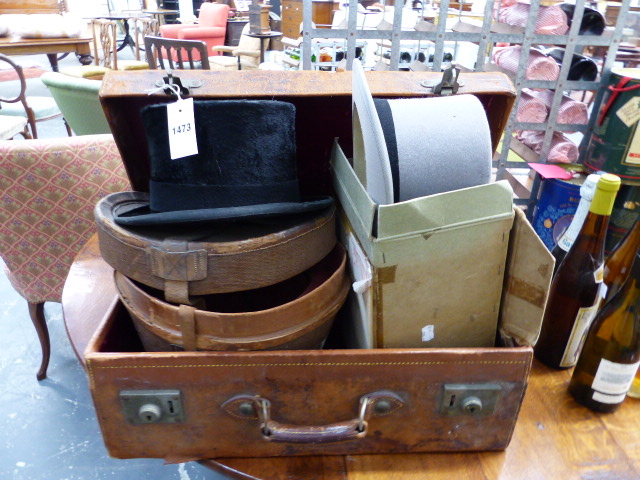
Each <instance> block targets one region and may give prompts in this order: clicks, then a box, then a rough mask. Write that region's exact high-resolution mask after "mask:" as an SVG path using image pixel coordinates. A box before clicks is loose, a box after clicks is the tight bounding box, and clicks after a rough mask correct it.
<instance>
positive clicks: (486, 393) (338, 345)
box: [85, 70, 553, 461]
mask: <svg viewBox="0 0 640 480" xmlns="http://www.w3.org/2000/svg"><path fill="white" fill-rule="evenodd" d="M176 73H177V76H179V77H180V79H181V81H182V82H183V84H191V85H196V84H199V85H200V86H199V87H198V88H193V89H192V90H191V93H192V95H193V97H194V98H196V99H205V98H255V99H278V100H283V101H289V102H291V103H293V104H294V105H295V107H296V146H297V152H298V171H299V177H300V182H301V189H302V191H303V193H304V194H309V195H313V194H335V191H334V189H333V174H332V168H331V165H330V159H331V156H332V151H333V150H334V141H335V139H336V138H337V139H339V143H340V147H341V150H342V152H343V153H344V155H345V158H348V157H349V156H350V155H351V154H352V153H351V152H352V144H351V143H352V142H351V135H352V123H351V113H352V112H351V74H350V72H344V73H330V74H327V73H323V72H295V73H292V72H261V71H257V72H212V71H180V72H176ZM163 75H164V74H163V73H162V72H160V71H151V70H150V71H137V72H126V73H125V72H109V73H108V74H107V75H106V76H105V79H104V82H103V86H102V90H101V101H102V104H103V107H104V109H105V112H106V114H107V119H108V121H109V123H110V125H111V128H112V131H113V134H114V138H115V140H116V143H117V145H118V147H119V149H120V152H121V154H122V156H123V159H124V162H125V165H126V168H127V171H128V173H129V176H130V179H131V182H132V185H133V186H134V188H135V189H138V190H146V189H147V188H148V185H147V183H148V178H149V160H148V151H147V146H146V142H145V138H144V133H143V131H142V124H141V120H140V113H139V112H140V108H141V107H142V106H144V105H148V104H151V103H167V102H170V101H172V100H171V99H170V98H169V97H168V96H166V95H165V94H163V93H161V92H160V93H154V94H151V95H150V94H148V91H149V90H153V89H154V88H156V86H155V85H156V82H158V81H159V80H162V77H163ZM367 77H368V81H369V85H370V88H371V91H372V93H373V95H374V96H381V97H388V98H399V97H410V96H425V95H429V91H428V90H426V89H425V88H424V87H423V86H422V85H421V82H422V81H423V80H425V78H427V79H428V80H431V81H435V80H437V78H438V75H437V74H428V73H427V74H425V73H420V74H418V73H407V72H368V73H367ZM461 79H463V80H464V86H462V87H461V93H463V92H464V93H472V94H475V95H477V96H478V98H479V99H480V100H481V102H482V103H483V105H484V106H485V109H486V111H487V116H488V120H489V124H490V127H491V132H492V144H493V146H494V149H495V147H496V146H497V144H498V141H499V139H500V136H501V133H502V131H503V129H504V126H505V124H506V120H507V117H508V114H509V111H510V108H511V106H512V104H513V101H514V98H515V91H514V89H513V86H512V85H511V84H510V82H509V80H508V79H507V78H506V77H505V76H504V75H502V74H496V73H477V74H462V75H461ZM436 83H437V82H436ZM238 148H242V146H241V145H238ZM343 166H345V167H346V166H348V165H343ZM336 170H338V169H336ZM497 188H501V187H497ZM512 216H513V212H511V213H509V217H512ZM515 219H516V220H515V221H514V222H513V225H512V226H511V227H510V235H509V242H508V245H507V247H506V248H507V250H506V264H505V267H504V268H505V272H504V277H505V289H504V291H503V292H502V293H503V294H502V297H501V298H502V301H501V304H500V305H499V306H497V307H496V308H498V309H499V313H500V314H499V323H500V326H501V328H504V327H505V326H512V327H510V328H509V331H517V329H518V328H519V321H520V318H521V317H527V318H531V317H532V316H535V315H536V314H538V315H541V313H542V309H543V308H544V300H545V299H546V293H547V291H548V283H549V278H550V275H551V270H552V267H553V260H552V258H551V257H550V255H549V254H548V252H547V251H546V249H544V246H542V244H541V242H539V241H538V243H536V242H535V240H536V239H537V237H536V236H535V233H534V232H533V230H532V229H531V227H530V226H529V225H528V223H527V222H526V220H525V219H524V217H523V216H522V215H521V213H520V212H518V211H516V212H515ZM509 221H511V220H509ZM522 245H525V249H526V252H524V253H526V256H522V255H523V249H522V248H521V246H522ZM539 247H542V248H539ZM521 260H522V261H521ZM465 268H468V269H469V272H473V271H474V268H475V265H473V264H471V265H468V266H466V267H465ZM103 281H112V279H110V278H109V279H105V280H103ZM99 283H100V282H97V285H96V288H99ZM529 287H532V288H533V291H534V292H535V293H536V295H530V293H529V292H530V288H529ZM399 300H402V298H400V299H399ZM532 312H534V313H533V314H532ZM352 321H353V316H352V315H351V313H350V311H349V309H347V308H344V309H343V310H342V311H341V312H340V313H339V315H338V318H337V319H336V322H335V324H336V325H337V326H338V328H337V329H335V331H334V332H333V333H334V334H333V335H331V336H330V338H329V340H328V342H327V344H326V345H325V349H323V350H297V351H270V352H213V351H207V352H204V351H202V352H144V351H142V347H141V344H140V341H139V339H138V338H137V336H136V334H135V329H134V328H133V325H132V322H131V319H130V317H129V316H128V314H127V312H126V310H125V308H124V307H123V305H122V304H121V303H120V302H114V303H113V306H112V308H111V309H109V310H108V311H106V312H104V316H103V318H102V319H101V321H100V327H99V329H98V331H97V332H96V333H95V335H94V337H93V338H92V340H91V342H90V344H89V346H88V347H87V350H86V352H85V358H86V360H87V368H88V372H89V379H90V388H91V392H92V397H93V401H94V404H95V407H96V411H97V415H98V419H99V422H100V427H101V431H102V435H103V438H104V441H105V444H106V446H107V449H108V451H109V454H110V455H111V456H113V457H116V458H136V457H147V458H165V459H168V460H174V461H175V460H179V461H186V460H196V459H204V458H216V457H243V456H245V457H246V456H252V457H255V456H282V455H314V454H346V453H349V454H357V453H383V452H385V453H389V452H418V451H474V450H476V451H477V450H501V449H504V448H506V447H507V445H508V444H509V441H510V439H511V435H512V432H513V429H514V427H515V423H516V420H517V416H518V412H519V409H520V404H521V402H522V399H523V396H524V393H525V390H526V385H527V380H528V375H529V370H530V367H531V361H532V356H533V355H532V353H533V352H532V347H531V346H530V345H529V344H527V343H526V342H525V344H524V345H522V346H520V345H515V344H514V345H515V346H491V347H478V348H385V349H379V348H374V349H363V348H354V347H357V345H356V344H353V343H352V344H350V343H349V342H348V338H347V337H346V336H344V335H341V331H340V327H341V326H345V325H349V324H350V323H351V322H352ZM522 330H523V331H524V332H529V331H531V326H530V325H525V326H524V327H523V328H522ZM514 338H515V337H514ZM522 338H526V335H523V336H522ZM150 404H151V405H152V407H149V405H150ZM153 405H155V407H153ZM149 409H150V410H149ZM149 412H152V413H153V415H150V414H149Z"/></svg>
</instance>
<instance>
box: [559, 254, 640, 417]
mask: <svg viewBox="0 0 640 480" xmlns="http://www.w3.org/2000/svg"><path fill="white" fill-rule="evenodd" d="M639 365H640V256H638V255H636V257H635V261H634V263H633V267H632V270H631V274H630V276H629V278H628V279H627V281H626V283H625V284H624V286H623V288H622V289H621V290H620V291H618V293H617V294H616V295H614V297H613V298H612V299H611V300H610V301H609V302H608V303H607V304H606V305H605V306H604V307H603V308H602V310H600V312H599V313H598V315H597V316H596V318H595V319H594V321H593V324H592V325H591V328H590V330H589V334H588V335H587V339H586V341H585V344H584V348H583V349H582V353H581V354H580V358H579V359H578V364H577V365H576V368H575V369H574V371H573V375H572V377H571V383H570V384H569V393H571V395H572V396H573V397H574V398H575V399H576V400H577V401H578V402H579V403H581V404H582V405H585V406H587V407H589V408H590V409H591V410H594V411H597V412H613V411H614V410H616V409H617V408H618V407H619V406H620V405H621V404H622V402H623V401H624V399H625V398H626V396H627V392H628V391H629V388H630V387H631V383H632V382H633V378H634V376H635V374H636V372H637V370H638V366H639Z"/></svg>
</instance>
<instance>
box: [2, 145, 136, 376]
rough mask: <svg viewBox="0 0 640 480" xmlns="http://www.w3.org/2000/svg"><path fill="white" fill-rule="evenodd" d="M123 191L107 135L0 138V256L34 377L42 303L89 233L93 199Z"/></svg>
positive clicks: (57, 294)
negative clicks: (26, 323)
mask: <svg viewBox="0 0 640 480" xmlns="http://www.w3.org/2000/svg"><path fill="white" fill-rule="evenodd" d="M129 189H130V187H129V181H128V180H127V176H126V173H125V170H124V166H123V165H122V159H121V157H120V153H119V151H118V148H117V147H116V145H115V142H114V140H113V136H112V135H111V134H102V135H81V136H76V137H70V138H55V139H37V140H20V141H13V140H3V141H0V256H2V259H3V260H4V263H5V270H6V271H7V276H8V278H9V281H10V282H11V284H12V285H13V287H14V288H15V289H16V290H17V291H18V293H19V294H20V295H22V296H23V297H24V298H25V299H26V300H27V302H28V305H29V314H30V316H31V320H32V321H33V324H34V325H35V327H36V331H37V332H38V337H39V339H40V344H41V346H42V364H41V365H40V370H39V371H38V374H37V378H38V380H42V379H43V378H45V377H46V375H47V366H48V364H49V354H50V343H49V330H48V328H47V323H46V320H45V317H44V303H45V302H49V301H51V302H60V301H61V298H62V288H63V286H64V282H65V280H66V278H67V274H68V273H69V268H70V267H71V264H72V262H73V259H74V257H75V256H76V254H77V253H78V251H79V250H80V248H81V247H82V246H83V245H84V244H85V242H86V241H87V240H88V239H89V238H90V237H91V236H92V235H93V234H94V232H95V231H96V227H95V219H94V216H93V209H94V207H95V205H96V203H97V202H98V200H99V199H100V198H102V197H104V196H105V195H107V194H109V193H114V192H120V191H123V190H129Z"/></svg>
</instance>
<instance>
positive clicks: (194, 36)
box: [160, 3, 229, 60]
mask: <svg viewBox="0 0 640 480" xmlns="http://www.w3.org/2000/svg"><path fill="white" fill-rule="evenodd" d="M228 14H229V5H225V4H222V3H203V4H202V5H201V6H200V14H199V16H198V23H196V24H189V25H181V24H169V25H162V26H161V27H160V35H161V36H163V37H165V38H177V39H181V40H202V41H203V42H205V43H206V44H207V50H208V51H209V55H218V54H219V52H213V50H212V49H213V47H215V46H217V45H224V36H225V33H226V31H227V19H228V18H229V15H228ZM174 60H177V59H174ZM194 60H200V58H195V59H194Z"/></svg>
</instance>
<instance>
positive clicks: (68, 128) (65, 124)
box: [63, 118, 73, 137]
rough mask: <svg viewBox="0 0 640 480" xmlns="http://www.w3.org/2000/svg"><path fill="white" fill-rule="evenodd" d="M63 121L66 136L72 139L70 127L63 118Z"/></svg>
mask: <svg viewBox="0 0 640 480" xmlns="http://www.w3.org/2000/svg"><path fill="white" fill-rule="evenodd" d="M63 120H64V126H65V128H66V129H67V134H68V135H69V136H70V137H72V136H73V132H72V131H71V125H69V124H68V123H67V119H66V118H63Z"/></svg>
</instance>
